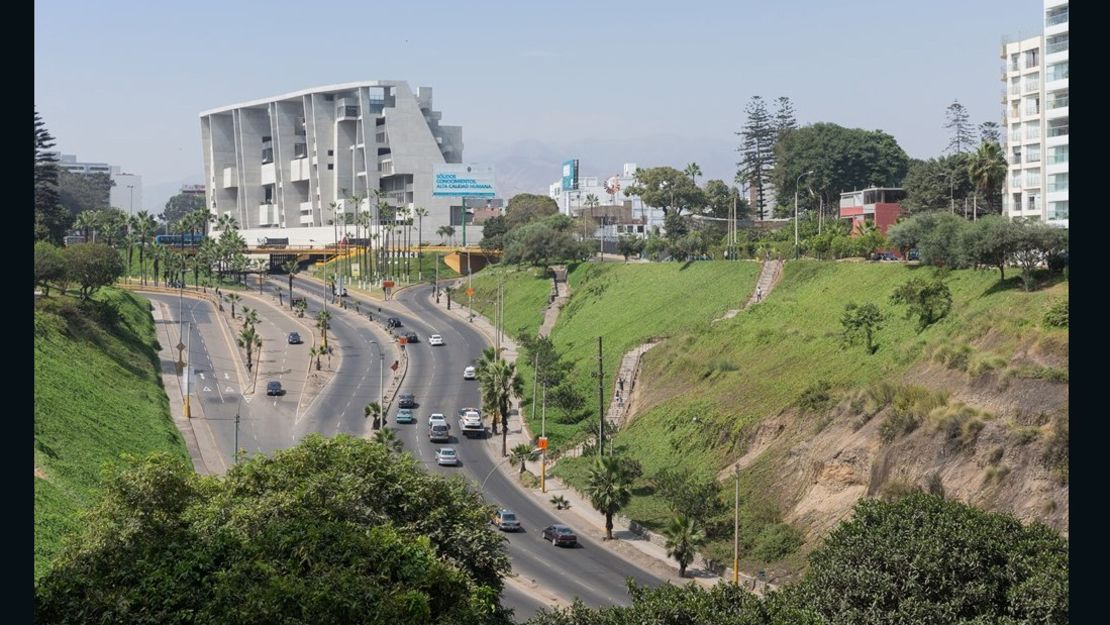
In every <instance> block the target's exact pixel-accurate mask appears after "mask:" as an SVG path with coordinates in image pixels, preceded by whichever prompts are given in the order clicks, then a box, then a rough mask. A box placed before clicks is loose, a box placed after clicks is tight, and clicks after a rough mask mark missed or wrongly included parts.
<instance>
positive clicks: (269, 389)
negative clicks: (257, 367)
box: [266, 380, 285, 395]
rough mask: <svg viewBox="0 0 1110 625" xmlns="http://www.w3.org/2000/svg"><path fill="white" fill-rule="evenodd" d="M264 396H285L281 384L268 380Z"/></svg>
mask: <svg viewBox="0 0 1110 625" xmlns="http://www.w3.org/2000/svg"><path fill="white" fill-rule="evenodd" d="M266 394H267V395H284V394H285V389H283V388H281V382H278V381H277V380H270V381H269V382H267V383H266Z"/></svg>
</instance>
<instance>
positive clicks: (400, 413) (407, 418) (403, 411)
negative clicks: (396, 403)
mask: <svg viewBox="0 0 1110 625" xmlns="http://www.w3.org/2000/svg"><path fill="white" fill-rule="evenodd" d="M393 420H394V421H396V422H397V423H414V422H415V421H416V419H415V418H414V417H413V416H412V409H411V408H400V409H398V410H397V416H396V417H394V418H393Z"/></svg>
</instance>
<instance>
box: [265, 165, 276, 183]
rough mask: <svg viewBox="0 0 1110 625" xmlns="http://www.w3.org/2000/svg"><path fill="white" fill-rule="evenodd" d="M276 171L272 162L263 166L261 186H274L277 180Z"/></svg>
mask: <svg viewBox="0 0 1110 625" xmlns="http://www.w3.org/2000/svg"><path fill="white" fill-rule="evenodd" d="M276 175H277V174H276V173H275V171H274V163H273V162H272V161H271V162H269V163H266V164H265V165H263V166H262V183H261V184H274V182H275V181H276V180H277V178H276Z"/></svg>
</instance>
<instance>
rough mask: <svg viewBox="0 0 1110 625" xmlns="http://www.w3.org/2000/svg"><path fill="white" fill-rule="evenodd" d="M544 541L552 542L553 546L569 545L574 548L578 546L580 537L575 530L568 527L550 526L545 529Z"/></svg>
mask: <svg viewBox="0 0 1110 625" xmlns="http://www.w3.org/2000/svg"><path fill="white" fill-rule="evenodd" d="M543 539H544V540H550V541H551V544H552V545H555V546H559V545H567V546H570V547H573V546H575V545H577V544H578V537H577V536H575V535H574V530H572V529H570V528H569V527H567V526H566V525H548V526H547V527H545V528H543Z"/></svg>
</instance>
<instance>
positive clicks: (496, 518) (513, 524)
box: [490, 508, 523, 532]
mask: <svg viewBox="0 0 1110 625" xmlns="http://www.w3.org/2000/svg"><path fill="white" fill-rule="evenodd" d="M490 523H493V524H494V525H495V526H497V529H499V530H501V531H502V532H519V531H520V530H521V529H523V528H522V527H520V521H519V520H518V519H517V518H516V513H514V512H513V511H512V510H508V509H505V508H502V509H501V510H498V511H497V514H495V515H493V520H492V521H490Z"/></svg>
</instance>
